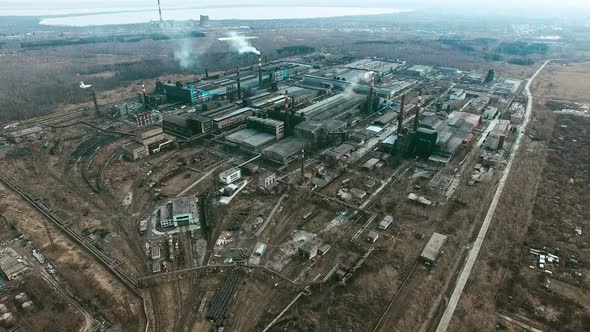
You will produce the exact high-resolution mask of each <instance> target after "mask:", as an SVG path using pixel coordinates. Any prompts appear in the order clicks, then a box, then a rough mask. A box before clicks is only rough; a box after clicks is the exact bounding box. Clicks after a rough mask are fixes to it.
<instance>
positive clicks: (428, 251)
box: [420, 233, 447, 265]
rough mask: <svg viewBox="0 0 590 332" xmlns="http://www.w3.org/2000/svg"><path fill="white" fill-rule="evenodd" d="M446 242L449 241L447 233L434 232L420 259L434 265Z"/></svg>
mask: <svg viewBox="0 0 590 332" xmlns="http://www.w3.org/2000/svg"><path fill="white" fill-rule="evenodd" d="M445 242H447V236H446V235H443V234H440V233H434V234H432V236H431V237H430V239H429V240H428V243H426V246H425V247H424V249H423V250H422V253H421V254H420V259H421V260H422V261H424V262H425V263H426V264H428V265H434V263H435V262H436V259H437V258H438V256H439V254H440V252H441V249H442V246H443V245H444V244H445Z"/></svg>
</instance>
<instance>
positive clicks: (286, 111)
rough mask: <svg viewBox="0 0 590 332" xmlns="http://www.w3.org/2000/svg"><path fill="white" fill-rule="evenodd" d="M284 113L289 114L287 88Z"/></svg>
mask: <svg viewBox="0 0 590 332" xmlns="http://www.w3.org/2000/svg"><path fill="white" fill-rule="evenodd" d="M285 113H287V114H289V90H285Z"/></svg>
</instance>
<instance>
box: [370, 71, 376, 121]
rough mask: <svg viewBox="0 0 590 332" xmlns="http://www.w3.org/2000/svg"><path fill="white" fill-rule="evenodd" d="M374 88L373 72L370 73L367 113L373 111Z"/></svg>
mask: <svg viewBox="0 0 590 332" xmlns="http://www.w3.org/2000/svg"><path fill="white" fill-rule="evenodd" d="M374 90H375V72H373V73H371V87H370V88H369V114H371V113H373V94H374Z"/></svg>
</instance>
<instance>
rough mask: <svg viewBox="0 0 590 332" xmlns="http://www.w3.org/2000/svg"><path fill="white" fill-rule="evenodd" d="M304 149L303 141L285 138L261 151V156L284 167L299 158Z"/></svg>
mask: <svg viewBox="0 0 590 332" xmlns="http://www.w3.org/2000/svg"><path fill="white" fill-rule="evenodd" d="M304 148H305V143H304V141H303V140H300V139H296V138H291V137H288V138H285V139H283V140H281V141H280V142H277V143H274V144H272V145H271V146H269V147H267V148H264V149H263V150H262V156H264V157H265V158H266V159H269V160H272V161H274V162H277V163H280V164H283V165H286V164H288V163H290V162H291V161H293V160H295V159H297V158H299V157H300V156H301V151H302V150H303V149H304Z"/></svg>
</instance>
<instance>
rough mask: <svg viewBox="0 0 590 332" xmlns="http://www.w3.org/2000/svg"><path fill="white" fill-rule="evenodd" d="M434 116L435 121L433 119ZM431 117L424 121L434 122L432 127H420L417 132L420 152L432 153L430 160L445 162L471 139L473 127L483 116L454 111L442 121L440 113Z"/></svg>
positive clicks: (422, 153) (423, 154) (423, 153)
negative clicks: (439, 117) (439, 116)
mask: <svg viewBox="0 0 590 332" xmlns="http://www.w3.org/2000/svg"><path fill="white" fill-rule="evenodd" d="M433 117H434V121H431V120H432V118H433ZM429 118H430V119H429ZM429 118H426V119H425V120H423V121H422V122H425V123H427V122H430V123H432V124H433V125H432V128H426V127H420V128H419V130H418V132H417V133H416V138H417V140H418V143H417V148H418V147H419V148H420V150H419V151H418V152H419V154H420V155H422V156H424V157H428V155H429V154H432V155H431V156H430V157H429V160H430V161H432V162H436V163H443V164H446V163H447V162H449V161H450V160H451V158H452V157H453V156H454V155H455V153H456V152H457V151H458V150H459V148H460V147H461V146H462V145H463V144H466V143H467V141H469V137H472V135H471V133H472V132H473V129H475V127H477V126H478V125H479V124H480V122H481V116H479V115H476V114H471V113H466V112H452V113H450V114H449V115H448V117H447V118H445V119H444V120H442V121H440V119H438V115H433V116H430V117H429ZM420 125H421V126H422V123H421V124H420ZM433 142H434V143H433Z"/></svg>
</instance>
